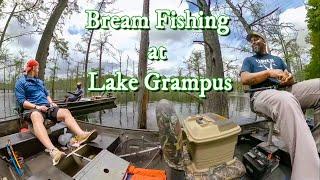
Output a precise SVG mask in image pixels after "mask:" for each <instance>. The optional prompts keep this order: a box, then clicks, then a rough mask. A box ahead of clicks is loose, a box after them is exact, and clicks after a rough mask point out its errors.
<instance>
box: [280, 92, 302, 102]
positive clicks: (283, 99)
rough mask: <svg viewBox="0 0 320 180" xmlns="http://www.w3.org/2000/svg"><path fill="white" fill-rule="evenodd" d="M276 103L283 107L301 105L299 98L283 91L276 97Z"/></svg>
mask: <svg viewBox="0 0 320 180" xmlns="http://www.w3.org/2000/svg"><path fill="white" fill-rule="evenodd" d="M274 98H275V101H276V103H278V104H281V105H297V104H299V102H298V100H297V98H296V97H295V96H294V95H293V94H292V93H289V92H287V91H281V93H278V94H277V95H275V97H274Z"/></svg>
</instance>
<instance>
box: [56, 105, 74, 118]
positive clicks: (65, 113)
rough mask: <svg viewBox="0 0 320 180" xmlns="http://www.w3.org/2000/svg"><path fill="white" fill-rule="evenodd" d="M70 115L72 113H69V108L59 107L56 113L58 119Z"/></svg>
mask: <svg viewBox="0 0 320 180" xmlns="http://www.w3.org/2000/svg"><path fill="white" fill-rule="evenodd" d="M70 116H72V115H71V112H70V111H69V109H64V108H59V110H58V113H57V117H58V119H59V120H62V121H63V120H65V119H66V118H68V117H70Z"/></svg>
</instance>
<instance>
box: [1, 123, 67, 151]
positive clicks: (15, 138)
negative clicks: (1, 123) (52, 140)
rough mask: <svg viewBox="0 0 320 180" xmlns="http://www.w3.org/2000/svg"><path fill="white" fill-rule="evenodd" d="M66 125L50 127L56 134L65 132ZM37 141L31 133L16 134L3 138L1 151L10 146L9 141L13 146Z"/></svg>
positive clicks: (58, 124) (60, 124)
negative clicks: (33, 140)
mask: <svg viewBox="0 0 320 180" xmlns="http://www.w3.org/2000/svg"><path fill="white" fill-rule="evenodd" d="M65 127H66V125H65V124H64V123H57V124H56V125H54V126H52V127H50V131H51V133H50V134H49V136H50V135H51V134H56V133H58V132H60V131H63V128H65ZM32 139H36V136H35V135H34V134H33V133H32V132H31V131H29V132H24V133H14V134H10V135H7V136H3V137H1V138H0V149H3V148H5V147H6V145H7V144H8V140H10V142H11V145H12V146H14V145H17V144H21V143H23V142H27V141H29V140H32Z"/></svg>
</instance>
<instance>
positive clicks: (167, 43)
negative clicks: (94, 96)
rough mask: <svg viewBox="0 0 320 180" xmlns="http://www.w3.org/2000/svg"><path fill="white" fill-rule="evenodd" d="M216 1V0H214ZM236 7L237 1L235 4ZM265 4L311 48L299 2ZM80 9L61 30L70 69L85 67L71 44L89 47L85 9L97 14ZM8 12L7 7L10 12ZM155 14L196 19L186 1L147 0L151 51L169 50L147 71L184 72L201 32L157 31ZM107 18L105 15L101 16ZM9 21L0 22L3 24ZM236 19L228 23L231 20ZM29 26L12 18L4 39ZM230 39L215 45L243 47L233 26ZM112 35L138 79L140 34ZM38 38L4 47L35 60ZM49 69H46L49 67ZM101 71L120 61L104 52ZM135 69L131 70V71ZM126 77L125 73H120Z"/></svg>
mask: <svg viewBox="0 0 320 180" xmlns="http://www.w3.org/2000/svg"><path fill="white" fill-rule="evenodd" d="M214 2H215V1H214ZM214 2H213V3H212V10H213V11H215V9H214ZM221 2H222V0H218V3H221ZM233 2H234V3H236V2H237V1H236V0H233ZM142 4H143V0H116V1H115V3H114V4H112V5H111V6H107V9H108V10H109V9H113V8H114V9H117V10H118V11H119V13H118V14H117V15H118V16H122V15H128V16H140V15H141V14H142ZM264 4H265V5H266V7H267V8H266V12H270V11H272V10H273V9H275V8H276V7H280V10H281V14H280V21H281V22H290V23H293V24H294V25H295V27H296V29H298V31H299V33H298V44H299V45H301V46H302V47H305V48H309V47H310V45H309V44H307V43H306V42H305V41H304V39H305V37H306V35H307V33H308V30H307V24H306V12H307V11H306V9H305V5H304V2H303V1H302V0H287V1H279V0H269V1H267V0H265V1H264ZM78 5H79V7H80V13H73V15H72V16H71V17H70V19H67V20H66V23H65V26H64V28H63V38H65V39H66V40H67V41H68V42H69V49H70V50H69V54H70V57H69V59H70V61H71V68H72V69H75V67H76V64H77V62H83V61H84V57H85V55H84V54H82V53H80V52H79V51H77V50H76V48H75V45H76V44H77V43H81V45H82V46H83V47H86V46H87V42H83V41H82V40H81V38H82V37H83V36H84V33H85V32H86V31H87V30H86V29H85V25H86V23H87V21H86V20H87V16H86V13H85V10H87V9H95V3H93V2H91V1H78ZM9 9H10V8H9ZM156 9H170V10H175V11H176V12H177V14H179V15H180V14H181V15H182V13H183V11H184V10H185V9H190V10H191V11H192V12H193V13H195V14H196V9H195V6H193V5H192V4H188V3H187V2H186V1H182V3H181V1H180V0H161V1H159V0H150V18H149V19H150V22H151V26H150V27H151V30H150V47H151V46H164V47H166V48H167V56H168V60H166V61H149V64H150V66H149V67H150V68H151V69H152V70H154V71H157V72H159V73H161V74H163V75H167V76H170V75H177V74H178V69H179V68H184V69H185V68H186V64H185V63H184V62H183V61H185V59H187V58H188V57H189V56H190V54H191V53H192V51H193V50H195V49H196V50H201V49H203V47H202V45H198V44H195V43H193V41H194V40H201V39H202V36H201V32H200V31H194V30H193V31H191V30H189V31H188V30H177V31H175V30H171V29H169V28H168V29H166V30H164V31H163V30H157V29H155V28H154V25H155V21H156V13H155V10H156ZM214 13H215V14H222V13H226V15H230V13H231V12H220V11H219V12H214ZM102 15H108V14H102ZM6 19H7V16H4V17H1V22H5V20H6ZM233 20H234V19H231V21H233ZM3 26H4V23H1V24H0V28H1V29H3ZM32 29H33V27H31V26H28V27H26V28H22V27H20V25H19V23H18V22H17V20H16V19H13V20H12V21H11V23H10V24H9V27H8V34H10V35H15V34H19V33H21V32H26V31H28V30H32ZM230 29H231V34H230V35H229V36H220V37H219V40H220V43H221V44H222V47H223V45H224V44H226V45H232V46H233V47H238V46H240V45H241V44H243V43H247V42H246V41H245V39H244V37H242V36H241V35H239V33H237V32H236V31H235V30H234V29H233V27H231V26H230ZM104 32H105V30H96V31H95V32H94V39H99V38H100V34H102V33H104ZM110 33H111V36H110V37H109V38H108V39H109V42H110V44H112V45H113V47H116V48H117V49H119V50H120V51H121V52H122V56H121V57H122V58H121V59H122V60H123V62H122V69H126V59H127V57H129V66H128V74H132V73H133V72H135V74H137V69H138V68H137V65H138V53H137V51H136V50H137V49H139V41H140V31H139V30H111V31H110ZM40 38H41V34H35V35H31V36H30V35H29V36H23V37H20V38H17V39H16V40H14V41H11V42H9V43H7V44H6V47H7V48H8V49H9V52H10V53H11V54H13V55H15V54H17V52H18V51H19V50H23V51H25V52H26V54H27V58H26V60H25V61H27V59H30V58H34V57H35V55H36V50H37V48H38V43H39V41H40ZM53 54H54V50H53V48H52V46H51V48H50V56H52V55H53ZM222 55H223V59H229V60H233V59H238V60H237V61H236V62H234V64H236V65H238V66H241V63H242V61H243V59H244V58H245V57H246V56H249V55H250V54H248V53H239V52H236V53H235V51H234V50H233V49H230V48H222ZM98 57H99V56H98V54H97V53H91V54H90V56H89V58H90V64H89V69H90V68H97V67H98ZM58 65H59V70H58V76H59V77H65V75H66V74H65V72H66V62H65V60H62V59H60V60H59V62H58ZM48 66H50V64H49V65H47V67H48ZM103 67H104V69H105V73H107V72H110V71H111V68H113V69H114V70H116V69H117V68H119V65H118V62H117V60H116V59H114V58H112V57H110V56H109V55H107V54H106V53H104V54H103ZM133 67H134V68H133ZM123 73H125V72H123ZM50 74H51V72H50V71H49V70H48V69H47V70H46V76H50ZM0 79H1V78H0Z"/></svg>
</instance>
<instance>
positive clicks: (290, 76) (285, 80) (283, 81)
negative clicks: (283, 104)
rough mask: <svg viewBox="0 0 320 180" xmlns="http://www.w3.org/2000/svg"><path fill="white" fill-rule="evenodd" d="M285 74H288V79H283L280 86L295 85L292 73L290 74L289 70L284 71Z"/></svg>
mask: <svg viewBox="0 0 320 180" xmlns="http://www.w3.org/2000/svg"><path fill="white" fill-rule="evenodd" d="M284 73H285V74H286V78H285V79H282V80H281V82H280V84H281V85H283V86H290V85H292V83H293V76H292V74H291V73H289V72H288V71H287V70H284Z"/></svg>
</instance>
